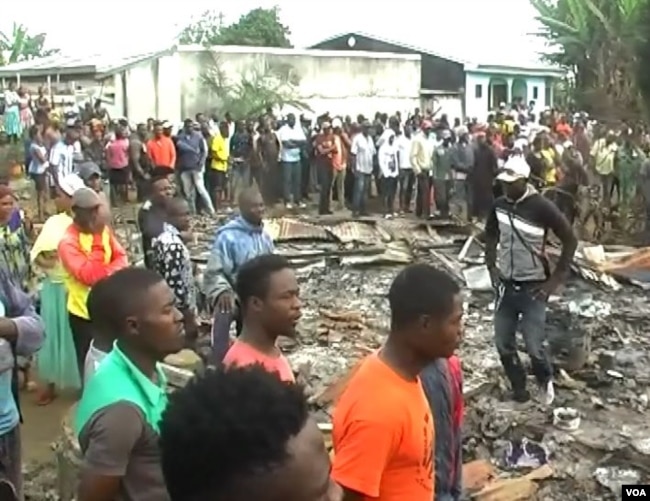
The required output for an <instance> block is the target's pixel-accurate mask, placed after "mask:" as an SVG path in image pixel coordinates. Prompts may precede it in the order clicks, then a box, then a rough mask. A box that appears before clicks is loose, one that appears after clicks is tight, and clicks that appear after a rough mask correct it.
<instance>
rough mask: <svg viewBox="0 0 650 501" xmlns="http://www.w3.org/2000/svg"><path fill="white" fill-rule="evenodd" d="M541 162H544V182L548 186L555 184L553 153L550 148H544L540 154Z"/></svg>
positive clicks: (555, 173)
mask: <svg viewBox="0 0 650 501" xmlns="http://www.w3.org/2000/svg"><path fill="white" fill-rule="evenodd" d="M540 153H541V155H542V160H544V167H545V169H544V181H546V182H547V183H548V184H555V183H556V182H557V169H556V167H555V155H556V153H555V151H554V150H553V149H552V148H546V149H544V150H542V151H541V152H540Z"/></svg>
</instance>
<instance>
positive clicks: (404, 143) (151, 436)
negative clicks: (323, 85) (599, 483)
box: [0, 105, 647, 501]
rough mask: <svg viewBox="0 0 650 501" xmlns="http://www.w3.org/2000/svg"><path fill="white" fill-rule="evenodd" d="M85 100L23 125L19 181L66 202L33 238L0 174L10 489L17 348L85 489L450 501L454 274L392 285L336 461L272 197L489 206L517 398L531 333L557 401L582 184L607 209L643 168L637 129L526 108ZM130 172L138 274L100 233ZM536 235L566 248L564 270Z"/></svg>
mask: <svg viewBox="0 0 650 501" xmlns="http://www.w3.org/2000/svg"><path fill="white" fill-rule="evenodd" d="M100 109H101V107H100ZM93 113H95V114H93ZM90 115H92V117H91V118H89V119H88V121H84V120H85V118H69V119H67V120H68V121H66V122H64V123H63V124H58V126H57V124H56V123H52V122H48V121H45V122H39V121H38V120H37V123H36V124H35V126H34V127H33V129H32V134H31V135H30V137H31V141H30V143H29V145H30V146H29V151H30V154H31V155H32V158H31V160H30V173H31V174H32V175H33V176H34V179H35V182H36V183H37V188H38V187H40V190H41V192H42V193H43V199H42V200H43V202H45V200H46V199H47V198H52V199H53V200H54V203H55V206H56V213H55V214H53V215H49V216H47V219H46V220H45V223H44V225H43V227H42V229H41V231H40V232H39V233H38V235H35V234H34V232H33V228H32V227H31V226H30V225H29V223H28V221H27V219H26V218H25V217H24V213H23V212H22V211H21V210H20V208H19V207H16V200H15V198H14V197H13V194H12V192H11V190H10V189H9V187H8V186H7V185H4V184H0V226H1V227H2V229H3V231H2V233H1V234H0V244H1V247H2V251H3V252H2V253H1V254H0V307H2V308H4V316H2V318H0V466H1V468H0V499H12V498H10V497H6V498H5V497H3V495H4V494H5V492H7V493H8V494H7V496H8V495H9V493H10V494H11V495H12V496H14V498H15V499H19V500H21V501H22V497H21V496H22V494H21V492H22V489H21V474H22V473H21V472H22V470H21V467H20V465H21V462H20V427H19V426H20V425H19V421H20V407H19V397H18V394H17V392H16V382H17V381H18V377H17V372H18V365H17V362H16V360H15V359H17V358H18V357H19V356H20V357H31V356H33V357H34V369H35V372H36V374H37V377H38V380H39V382H40V384H41V387H40V391H39V393H38V396H37V399H38V402H39V403H40V404H42V405H46V404H47V403H49V402H50V401H51V400H52V399H53V398H56V395H57V392H59V391H61V390H63V389H74V390H78V391H79V394H80V400H79V402H78V405H77V410H76V414H75V423H74V429H75V433H76V436H77V438H78V440H79V445H80V449H81V453H82V456H83V458H82V464H81V473H80V483H79V490H78V496H77V499H78V500H79V501H99V500H106V501H113V500H115V499H125V500H126V499H128V500H152V501H153V500H156V501H158V500H160V501H164V500H168V499H170V500H173V501H186V500H187V501H201V500H206V501H207V500H209V499H223V500H233V501H235V500H242V501H243V500H250V499H256V500H259V501H265V500H268V501H271V500H275V499H283V500H295V501H306V500H312V499H313V500H337V501H338V500H344V501H351V500H360V499H379V500H382V501H397V500H400V501H402V500H404V499H408V500H413V501H420V500H422V501H425V500H426V501H430V500H431V499H436V500H439V501H458V500H459V499H461V497H462V476H461V473H462V447H461V442H462V436H461V425H462V418H463V412H464V403H463V397H462V370H461V363H460V360H459V358H458V356H457V355H456V350H457V348H458V346H459V343H460V342H461V339H462V331H463V313H464V312H463V303H462V299H461V295H460V288H459V285H458V284H457V283H456V282H455V281H454V279H453V278H452V277H450V276H449V275H447V274H446V273H445V272H443V271H441V270H438V269H436V268H434V267H432V266H430V265H427V264H414V265H410V266H407V267H405V268H404V269H402V270H401V272H400V273H399V274H398V275H397V276H396V278H395V279H394V281H393V283H392V284H391V286H390V289H389V290H388V291H387V296H388V303H389V308H390V331H389V333H388V336H387V338H386V341H385V343H384V345H383V346H382V348H381V349H379V350H378V351H377V352H375V353H373V354H371V355H369V356H368V357H366V358H365V359H363V360H362V361H360V362H359V363H358V364H357V366H356V367H355V369H354V370H353V372H352V373H351V375H350V377H349V380H348V381H347V384H346V387H345V389H344V391H343V392H342V394H341V395H340V397H339V398H338V400H337V402H336V405H335V410H334V414H333V417H332V427H333V431H332V438H333V447H334V450H333V454H332V457H331V458H330V456H329V455H328V454H327V451H326V449H325V445H324V442H323V438H322V435H321V434H320V431H319V429H318V426H317V425H316V423H315V422H314V421H313V419H312V418H311V417H310V415H309V412H308V404H307V399H306V396H305V394H304V392H303V389H302V388H301V387H300V386H299V385H296V383H295V379H294V371H293V369H294V368H292V367H291V364H290V363H289V361H288V360H287V359H286V358H285V357H284V356H283V354H282V353H281V351H280V350H279V348H278V346H277V339H278V337H280V336H288V337H293V336H295V334H296V325H297V324H298V322H299V319H300V315H301V301H300V286H299V283H298V280H297V278H296V275H295V273H294V271H293V270H292V268H291V266H290V263H289V262H288V261H287V260H286V259H285V258H283V257H282V256H280V255H278V254H276V253H275V249H274V245H273V241H272V239H271V238H270V236H269V235H268V233H267V232H266V231H265V229H264V223H263V216H264V208H265V206H266V205H268V204H271V203H275V202H276V201H278V200H281V201H282V202H283V203H284V204H285V205H286V207H287V208H288V209H294V208H301V206H303V205H304V204H305V202H306V201H307V199H308V197H309V196H310V195H311V194H312V193H314V192H317V193H318V194H319V204H318V205H319V212H320V213H321V214H326V213H329V212H330V207H331V206H330V204H331V203H332V201H334V202H337V203H338V207H337V208H341V209H343V208H344V207H349V208H350V209H351V210H352V212H353V213H354V214H355V215H356V214H358V215H361V214H364V213H366V212H368V211H369V210H371V207H372V204H369V203H368V200H369V198H370V197H375V198H379V199H380V201H381V210H382V211H383V213H384V215H385V216H386V217H393V215H394V214H396V213H399V212H403V213H408V212H411V211H412V208H413V207H412V206H414V211H415V213H416V216H418V217H422V218H429V217H436V216H439V217H448V216H450V215H457V216H458V217H464V218H470V219H471V218H480V219H484V220H485V244H486V264H487V267H488V270H489V272H490V276H491V278H492V282H493V285H494V289H495V293H496V304H495V321H494V335H495V345H496V348H497V351H498V354H499V357H500V360H501V363H502V365H503V368H504V372H505V375H506V377H507V379H508V381H509V383H510V388H511V390H512V391H511V395H510V396H511V397H512V399H514V400H515V401H517V402H526V401H528V400H529V399H530V398H531V392H530V391H529V385H528V381H527V376H526V368H525V367H524V366H523V364H522V362H521V361H520V359H519V356H518V352H517V345H516V342H515V335H516V332H517V331H518V330H520V331H521V332H522V334H523V336H524V339H525V346H526V351H527V352H528V355H529V358H530V360H531V366H532V367H531V368H532V373H533V375H534V378H535V382H536V385H537V387H538V388H539V398H540V399H541V400H542V402H543V403H544V404H545V405H548V406H550V405H552V403H553V400H554V396H555V388H554V386H553V371H552V367H551V364H550V359H549V355H548V352H547V348H546V342H545V341H546V338H545V336H546V334H545V323H546V307H547V306H546V305H547V301H548V298H549V296H550V295H551V294H553V293H555V292H556V291H557V290H558V288H559V287H560V286H561V285H562V283H563V281H564V280H565V279H566V277H567V274H568V273H569V269H570V263H571V260H572V257H573V254H574V252H575V249H576V247H577V239H576V236H575V232H574V229H573V222H574V219H575V218H576V215H577V213H576V211H575V207H576V204H577V202H579V196H580V188H584V187H588V186H590V185H592V186H598V187H599V194H598V195H597V196H598V197H602V200H603V202H604V203H603V205H606V206H607V207H609V206H610V205H613V204H611V197H612V190H614V187H617V189H618V191H617V192H616V203H617V205H618V208H619V211H621V210H629V208H630V207H631V205H630V204H631V202H632V198H633V196H634V195H636V192H635V190H636V186H637V184H634V180H638V179H641V178H642V176H644V175H646V174H644V169H647V165H646V161H645V158H646V157H645V155H644V153H643V144H642V143H635V136H634V133H633V132H632V131H631V130H630V128H629V127H623V128H621V132H619V133H615V132H611V131H610V132H606V133H605V134H604V135H601V133H599V132H598V130H597V128H596V127H595V126H594V124H593V123H591V122H590V121H588V120H587V117H585V116H582V115H575V116H570V117H568V116H562V115H558V114H555V113H553V112H548V113H546V112H545V113H543V114H542V116H540V117H539V118H538V117H533V116H531V112H530V110H529V109H528V108H527V107H522V106H515V105H513V106H511V107H509V108H507V109H506V108H505V107H504V108H503V109H500V110H498V111H497V112H495V114H494V115H493V116H490V117H489V119H488V121H487V123H485V124H480V123H478V122H477V121H469V122H468V123H466V124H461V123H460V122H457V123H453V124H449V123H448V122H447V119H446V117H444V116H441V117H440V118H438V119H436V118H435V117H433V116H430V114H427V113H425V114H421V113H420V112H419V110H416V111H415V112H414V113H413V115H411V116H409V117H407V118H405V119H402V117H400V116H399V114H396V115H395V116H392V117H388V116H386V115H382V114H378V115H377V116H376V117H375V118H374V119H373V120H372V121H370V120H367V119H366V118H365V117H362V116H359V117H357V120H356V121H355V122H353V121H352V120H351V119H350V118H348V117H342V118H337V117H329V116H327V115H325V116H321V117H318V118H317V119H316V120H315V121H310V125H308V124H307V122H308V120H307V117H299V118H298V119H297V118H296V117H295V116H293V115H288V116H287V117H286V118H285V119H278V118H276V117H274V116H273V113H272V111H271V110H269V111H267V113H266V114H265V115H264V116H263V117H260V119H259V120H258V121H257V122H244V121H233V120H232V119H231V117H230V116H226V118H225V119H224V120H222V121H219V120H217V119H216V117H212V118H210V119H206V118H205V117H204V116H203V115H198V116H197V117H195V119H194V120H190V119H188V120H186V121H185V122H184V124H183V126H182V127H181V128H180V129H179V130H178V131H177V132H176V134H174V130H173V128H172V127H171V126H170V124H167V123H163V122H156V121H153V120H152V121H151V122H150V123H148V124H140V125H136V126H133V127H132V126H131V125H129V124H128V122H126V121H124V120H118V121H116V122H113V121H111V120H110V119H109V118H108V117H107V116H106V115H105V114H104V116H103V117H100V115H102V113H101V112H96V110H93V109H92V107H91V109H90V111H89V116H90ZM637 144H638V146H637ZM37 166H38V168H37ZM114 171H115V172H114ZM117 171H119V172H120V174H117V173H116V172H117ZM103 177H106V178H107V179H108V180H109V184H110V190H109V193H108V194H106V193H105V192H104V189H105V186H104V185H103V183H102V182H101V180H102V178H103ZM631 183H632V184H631ZM131 184H134V185H135V188H136V190H137V193H138V198H139V201H140V202H141V206H140V208H139V212H138V226H139V228H140V231H141V233H142V246H143V249H144V252H145V266H144V267H135V266H131V265H130V263H129V257H128V256H127V253H126V252H125V250H124V248H123V247H122V245H121V243H120V242H119V240H118V238H117V237H116V235H115V232H114V231H113V228H112V220H111V205H112V204H111V202H113V203H116V204H119V203H123V202H125V201H127V200H128V195H129V189H128V188H129V185H131ZM638 185H639V186H642V184H638ZM176 187H178V189H176ZM569 195H570V197H571V198H570V200H571V203H570V204H569V203H566V200H568V199H567V198H566V197H567V196H569ZM605 199H606V200H607V201H605ZM43 207H45V205H43ZM224 208H227V209H235V208H236V209H237V210H236V214H233V216H232V217H231V218H230V219H229V220H228V221H227V222H226V223H225V224H223V225H221V226H220V227H219V228H217V229H216V232H215V236H214V242H213V245H212V247H211V249H210V254H209V258H208V262H207V268H206V270H205V271H204V273H203V276H202V279H199V278H198V277H197V275H196V272H195V266H194V264H193V262H192V259H191V256H190V252H189V250H188V247H187V245H188V243H189V242H191V241H192V240H193V238H194V237H193V235H192V231H191V217H190V216H191V214H193V213H194V212H197V211H205V212H207V213H214V212H216V211H217V210H219V211H221V210H222V209H224ZM549 233H553V234H554V235H555V236H556V237H557V239H558V240H559V242H560V244H561V255H560V258H559V260H558V261H557V262H556V263H555V264H551V263H550V262H549V261H548V259H547V257H546V254H545V246H546V243H547V236H548V234H549ZM35 283H38V284H39V286H38V288H37V289H38V290H39V297H38V300H35V299H34V298H33V297H32V295H33V291H34V290H35ZM202 310H205V311H207V312H209V313H210V315H211V316H212V317H213V324H212V332H211V345H212V353H211V356H210V359H209V360H208V361H207V362H208V364H209V365H210V366H212V368H211V369H209V370H208V371H207V372H206V374H204V375H199V376H197V377H195V378H194V379H193V380H191V381H190V382H189V384H188V385H187V387H185V388H183V389H179V390H176V391H175V392H174V393H173V394H172V395H168V392H167V388H166V379H165V374H164V372H163V371H162V370H161V366H160V363H161V362H162V361H163V360H164V359H165V357H166V356H167V355H169V354H172V353H176V352H178V351H179V350H181V349H182V348H184V347H190V348H191V347H194V346H195V343H196V341H197V339H198V337H199V335H200V333H199V327H198V321H197V319H198V315H199V312H201V311H202ZM232 327H234V329H232V330H234V331H235V333H236V336H235V338H234V339H233V337H232V336H231V328H232ZM368 444H372V447H369V446H368ZM214 451H219V453H218V454H216V455H215V453H214ZM2 489H6V490H5V491H2Z"/></svg>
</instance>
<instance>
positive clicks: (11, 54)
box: [0, 23, 59, 65]
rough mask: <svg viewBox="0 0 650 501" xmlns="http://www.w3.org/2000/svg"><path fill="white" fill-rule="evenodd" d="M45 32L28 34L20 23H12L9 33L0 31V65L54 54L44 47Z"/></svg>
mask: <svg viewBox="0 0 650 501" xmlns="http://www.w3.org/2000/svg"><path fill="white" fill-rule="evenodd" d="M45 38H46V35H45V33H38V34H36V35H30V33H29V31H28V30H27V28H26V27H25V26H23V25H22V24H17V23H14V24H13V27H12V30H11V33H3V32H0V65H4V64H11V63H17V62H20V61H27V60H29V59H36V58H38V57H45V56H50V55H52V54H56V53H57V52H59V51H58V49H46V48H45Z"/></svg>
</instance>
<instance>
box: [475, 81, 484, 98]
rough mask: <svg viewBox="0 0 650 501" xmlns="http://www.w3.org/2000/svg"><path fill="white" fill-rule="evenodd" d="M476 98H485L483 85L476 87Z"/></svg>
mask: <svg viewBox="0 0 650 501" xmlns="http://www.w3.org/2000/svg"><path fill="white" fill-rule="evenodd" d="M474 97H475V98H477V99H481V98H482V97H483V86H482V85H481V84H477V85H476V86H475V87H474Z"/></svg>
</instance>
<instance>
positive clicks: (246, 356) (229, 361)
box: [223, 340, 295, 383]
mask: <svg viewBox="0 0 650 501" xmlns="http://www.w3.org/2000/svg"><path fill="white" fill-rule="evenodd" d="M223 364H224V365H225V366H226V367H233V366H235V367H246V366H247V365H253V364H260V365H262V366H263V367H264V368H265V369H266V370H267V371H268V372H275V373H277V375H278V377H279V378H280V379H281V380H282V381H287V382H290V383H293V382H295V378H294V377H293V371H292V370H291V366H290V365H289V361H288V360H287V359H286V357H285V356H284V355H282V354H280V355H279V356H277V357H272V356H270V355H267V354H265V353H262V352H261V351H258V350H256V349H255V348H253V347H252V346H251V345H250V344H247V343H244V342H243V341H240V340H237V341H235V342H234V343H233V345H232V346H231V347H230V349H229V350H228V353H226V356H225V357H224V359H223Z"/></svg>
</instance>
